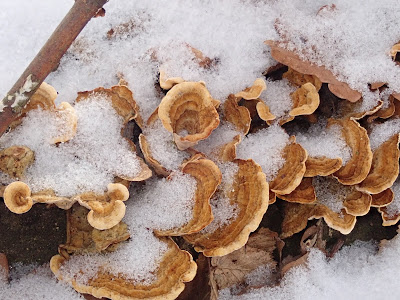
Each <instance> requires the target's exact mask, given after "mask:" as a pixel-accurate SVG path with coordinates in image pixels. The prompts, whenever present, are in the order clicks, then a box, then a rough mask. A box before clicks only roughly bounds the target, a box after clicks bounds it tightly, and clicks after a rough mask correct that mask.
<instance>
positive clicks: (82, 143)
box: [0, 95, 140, 197]
mask: <svg viewBox="0 0 400 300" xmlns="http://www.w3.org/2000/svg"><path fill="white" fill-rule="evenodd" d="M75 110H76V114H77V116H78V126H77V132H76V135H75V136H74V138H73V139H72V140H70V141H68V142H66V143H61V144H59V145H58V146H57V145H54V144H51V140H52V139H53V138H54V137H55V136H59V135H60V134H62V133H64V132H65V131H66V129H65V127H64V126H65V123H64V120H63V119H62V118H58V117H57V116H58V115H59V114H57V113H56V112H53V111H43V110H40V109H37V110H33V111H30V112H29V113H28V114H27V116H26V117H25V118H24V119H23V123H22V124H21V125H20V126H18V127H17V128H16V129H15V130H13V131H11V132H10V133H8V134H6V135H4V136H2V137H1V138H0V142H1V148H3V147H4V148H6V147H10V146H13V145H20V146H21V145H24V146H27V147H29V148H30V149H31V150H33V151H34V152H35V161H34V163H33V164H32V165H31V166H30V167H29V168H28V169H27V171H26V174H25V175H26V178H24V179H22V180H23V181H24V182H26V183H27V184H28V186H29V187H30V188H31V189H32V191H33V192H37V191H40V190H44V189H49V188H51V189H53V190H54V191H55V192H56V194H57V195H60V196H66V197H67V196H73V195H76V194H79V193H82V192H85V191H94V192H98V193H102V192H104V191H105V190H106V187H107V184H108V183H110V182H113V180H114V176H116V175H121V176H123V175H124V176H129V177H134V176H136V175H137V174H138V173H139V171H140V165H139V161H138V158H137V156H136V154H135V153H134V152H132V150H131V147H130V145H129V143H128V142H127V141H126V140H125V139H124V138H123V137H122V136H121V133H120V132H121V128H122V127H123V120H122V117H120V116H119V115H118V114H117V113H116V112H115V110H114V109H113V108H112V106H111V103H110V101H108V100H106V99H103V98H102V96H98V95H92V96H91V98H90V99H88V100H86V101H81V102H78V103H76V105H75ZM104 120H107V122H104Z"/></svg>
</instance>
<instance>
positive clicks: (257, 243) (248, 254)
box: [211, 228, 278, 290]
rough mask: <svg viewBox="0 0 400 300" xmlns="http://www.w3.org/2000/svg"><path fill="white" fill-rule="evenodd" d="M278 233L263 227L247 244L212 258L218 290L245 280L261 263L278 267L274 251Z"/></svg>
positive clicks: (213, 274)
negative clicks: (273, 254)
mask: <svg viewBox="0 0 400 300" xmlns="http://www.w3.org/2000/svg"><path fill="white" fill-rule="evenodd" d="M277 237H278V234H277V233H276V232H273V231H270V230H269V229H267V228H261V229H260V230H259V231H258V232H256V233H254V234H252V235H251V236H250V238H249V240H248V242H247V244H246V245H245V246H244V247H242V248H240V249H239V250H236V251H234V252H232V253H231V254H228V255H225V256H222V257H213V258H212V259H211V266H212V280H213V281H214V284H215V285H216V287H217V289H218V290H221V289H224V288H228V287H231V286H233V285H236V284H238V283H242V282H244V280H245V276H246V275H247V274H249V273H250V272H251V271H253V270H254V269H256V268H257V267H259V266H261V265H266V264H268V265H270V266H271V268H275V267H276V262H275V261H274V260H273V258H272V255H271V254H272V252H273V251H274V250H275V248H276V238H277Z"/></svg>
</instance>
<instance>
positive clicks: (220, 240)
mask: <svg viewBox="0 0 400 300" xmlns="http://www.w3.org/2000/svg"><path fill="white" fill-rule="evenodd" d="M233 163H234V164H236V165H237V166H238V167H239V169H238V171H237V173H236V174H235V175H234V181H233V186H232V187H231V188H230V191H229V192H228V198H229V200H230V203H231V204H235V205H237V206H238V214H237V216H236V217H235V219H233V220H232V221H231V222H230V223H228V224H224V225H221V226H219V227H218V228H217V229H216V230H211V231H207V227H206V228H205V229H204V230H203V231H200V232H198V233H195V234H190V235H185V236H184V238H185V239H186V240H187V241H189V242H190V243H192V244H193V245H194V246H195V250H196V251H198V252H203V254H204V255H205V256H222V255H226V254H228V253H231V252H233V251H235V250H237V249H239V248H241V247H242V246H243V245H244V244H246V242H247V240H248V238H249V234H250V233H251V232H253V231H254V230H256V229H257V228H258V226H259V224H260V222H261V220H262V217H263V215H264V213H265V211H266V210H267V207H268V196H269V191H268V183H267V181H266V178H265V174H264V173H263V172H262V169H261V167H260V166H259V165H258V164H256V163H255V162H254V161H253V160H251V159H248V160H241V159H236V160H234V161H233Z"/></svg>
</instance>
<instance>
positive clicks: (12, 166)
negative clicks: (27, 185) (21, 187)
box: [0, 146, 35, 178]
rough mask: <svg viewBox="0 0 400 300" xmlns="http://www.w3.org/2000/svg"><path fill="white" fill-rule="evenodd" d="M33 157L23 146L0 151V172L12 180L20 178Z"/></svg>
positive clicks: (30, 151)
mask: <svg viewBox="0 0 400 300" xmlns="http://www.w3.org/2000/svg"><path fill="white" fill-rule="evenodd" d="M34 159H35V155H34V153H33V151H32V150H31V149H29V148H28V147H25V146H11V147H9V148H6V149H3V150H1V151H0V171H1V172H3V173H6V174H8V175H9V176H11V177H13V178H22V177H23V175H24V173H25V170H26V169H27V168H28V167H29V165H31V164H32V163H33V161H34Z"/></svg>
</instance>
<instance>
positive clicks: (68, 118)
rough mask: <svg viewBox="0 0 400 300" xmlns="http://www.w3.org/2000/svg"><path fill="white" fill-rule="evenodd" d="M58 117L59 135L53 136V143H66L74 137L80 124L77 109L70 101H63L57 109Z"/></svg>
mask: <svg viewBox="0 0 400 300" xmlns="http://www.w3.org/2000/svg"><path fill="white" fill-rule="evenodd" d="M56 119H57V123H58V124H57V126H59V128H58V132H59V133H60V134H59V135H58V136H55V137H53V138H52V140H51V143H52V144H57V143H64V142H67V141H69V140H70V139H72V138H73V137H74V136H75V134H76V129H77V126H78V116H77V114H76V112H75V109H74V108H73V107H72V106H71V104H69V103H68V102H61V104H60V105H59V106H58V108H57V109H56Z"/></svg>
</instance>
